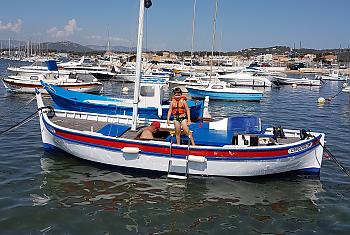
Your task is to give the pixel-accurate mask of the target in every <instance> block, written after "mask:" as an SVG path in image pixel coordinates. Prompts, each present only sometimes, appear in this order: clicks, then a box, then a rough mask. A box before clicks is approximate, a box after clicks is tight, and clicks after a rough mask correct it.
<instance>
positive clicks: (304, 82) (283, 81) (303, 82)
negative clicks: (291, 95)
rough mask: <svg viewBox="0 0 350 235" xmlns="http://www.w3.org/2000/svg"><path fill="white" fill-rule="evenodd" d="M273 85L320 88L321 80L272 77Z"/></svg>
mask: <svg viewBox="0 0 350 235" xmlns="http://www.w3.org/2000/svg"><path fill="white" fill-rule="evenodd" d="M273 83H274V84H276V85H293V84H295V85H298V86H321V80H315V79H308V78H306V77H303V78H289V77H280V76H274V77H273Z"/></svg>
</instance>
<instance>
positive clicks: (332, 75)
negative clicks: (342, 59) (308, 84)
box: [316, 70, 349, 82]
mask: <svg viewBox="0 0 350 235" xmlns="http://www.w3.org/2000/svg"><path fill="white" fill-rule="evenodd" d="M316 79H319V80H320V79H322V80H327V81H341V82H344V81H347V80H348V79H349V77H348V76H344V75H340V73H339V70H330V71H329V74H328V75H317V76H316Z"/></svg>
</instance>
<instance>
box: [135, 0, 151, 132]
mask: <svg viewBox="0 0 350 235" xmlns="http://www.w3.org/2000/svg"><path fill="white" fill-rule="evenodd" d="M151 6H152V1H151V0H140V11H139V29H138V34H137V53H136V77H135V89H134V101H133V106H132V125H131V130H133V131H136V127H137V113H138V103H139V96H140V80H141V63H142V39H143V21H144V15H145V7H146V8H149V7H151Z"/></svg>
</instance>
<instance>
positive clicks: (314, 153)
mask: <svg viewBox="0 0 350 235" xmlns="http://www.w3.org/2000/svg"><path fill="white" fill-rule="evenodd" d="M43 106H44V105H43V103H42V100H41V98H40V99H38V107H43ZM58 113H59V111H58ZM58 113H56V116H58V118H59V122H57V123H54V122H53V121H51V120H52V119H50V118H48V116H47V114H46V112H45V111H44V110H41V111H40V113H39V117H40V128H41V134H42V141H43V144H44V147H45V148H46V149H51V150H52V149H56V148H58V149H60V150H63V151H65V152H67V153H69V154H72V155H74V156H76V157H78V158H81V159H85V160H89V161H93V162H98V163H103V164H108V165H113V166H119V167H127V168H131V169H140V170H150V171H157V172H163V173H166V172H168V167H169V161H170V160H171V161H172V169H171V170H172V171H173V172H174V171H175V172H176V173H178V174H180V173H184V172H185V171H186V164H184V161H185V159H186V156H187V155H194V156H197V157H199V158H202V159H204V160H203V161H202V162H199V161H189V162H188V173H189V174H190V175H204V176H259V175H269V174H277V173H284V172H290V171H306V172H313V173H315V172H316V173H318V172H319V171H320V167H321V163H322V154H323V148H322V147H321V145H320V144H319V143H320V142H321V143H322V144H323V143H324V134H320V133H314V135H315V136H316V137H315V138H311V139H308V140H301V141H298V142H296V143H293V144H287V145H275V146H257V147H249V148H247V147H239V146H233V145H228V146H222V147H217V146H190V148H189V150H188V147H187V145H175V144H174V145H171V143H169V142H165V141H156V140H152V141H147V140H138V139H127V138H123V137H115V136H107V135H104V134H101V133H98V132H95V131H93V130H91V131H82V130H77V129H72V128H68V127H64V126H62V125H61V124H59V123H60V122H63V121H64V119H67V118H68V119H69V117H71V118H72V119H71V120H73V119H74V120H77V119H78V120H80V121H81V122H83V121H84V120H95V121H96V120H98V119H99V120H103V121H107V122H110V123H115V122H118V121H121V122H123V123H131V118H130V117H124V119H123V117H122V116H119V117H116V116H98V117H96V116H94V115H92V114H87V113H75V112H70V113H67V112H62V113H60V114H58ZM141 121H142V120H140V122H141ZM161 125H165V122H162V124H161ZM287 131H288V130H287ZM290 132H291V133H292V131H290ZM297 133H298V131H295V134H296V135H297ZM170 146H172V147H170ZM125 148H132V149H137V150H138V151H136V152H133V153H131V152H125V151H124V149H125ZM170 153H172V155H171V156H172V157H170Z"/></svg>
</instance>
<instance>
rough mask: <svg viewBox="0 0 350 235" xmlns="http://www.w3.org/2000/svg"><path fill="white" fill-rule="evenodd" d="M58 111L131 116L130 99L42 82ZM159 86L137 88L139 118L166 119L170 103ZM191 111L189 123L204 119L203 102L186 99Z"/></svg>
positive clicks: (149, 85)
mask: <svg viewBox="0 0 350 235" xmlns="http://www.w3.org/2000/svg"><path fill="white" fill-rule="evenodd" d="M41 84H42V86H43V87H44V88H45V89H46V91H47V92H48V93H49V95H50V96H51V97H52V100H53V101H54V103H55V106H56V108H57V109H64V110H71V111H79V112H90V113H97V114H108V115H117V114H121V115H129V116H131V115H132V113H133V110H132V104H133V102H132V100H130V99H123V98H115V97H108V96H99V95H92V94H86V93H81V92H74V91H69V90H65V89H62V88H60V87H57V86H53V85H49V84H47V83H45V82H43V81H41ZM162 90H163V85H162V84H149V83H142V84H141V88H140V102H139V112H138V115H139V117H143V118H160V119H166V118H167V114H168V110H169V103H170V101H169V100H166V99H165V97H164V94H163V92H162ZM187 104H188V106H189V108H190V110H191V120H193V121H195V120H198V119H201V118H202V116H203V108H204V106H203V102H202V101H196V102H195V101H193V100H188V101H187Z"/></svg>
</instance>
